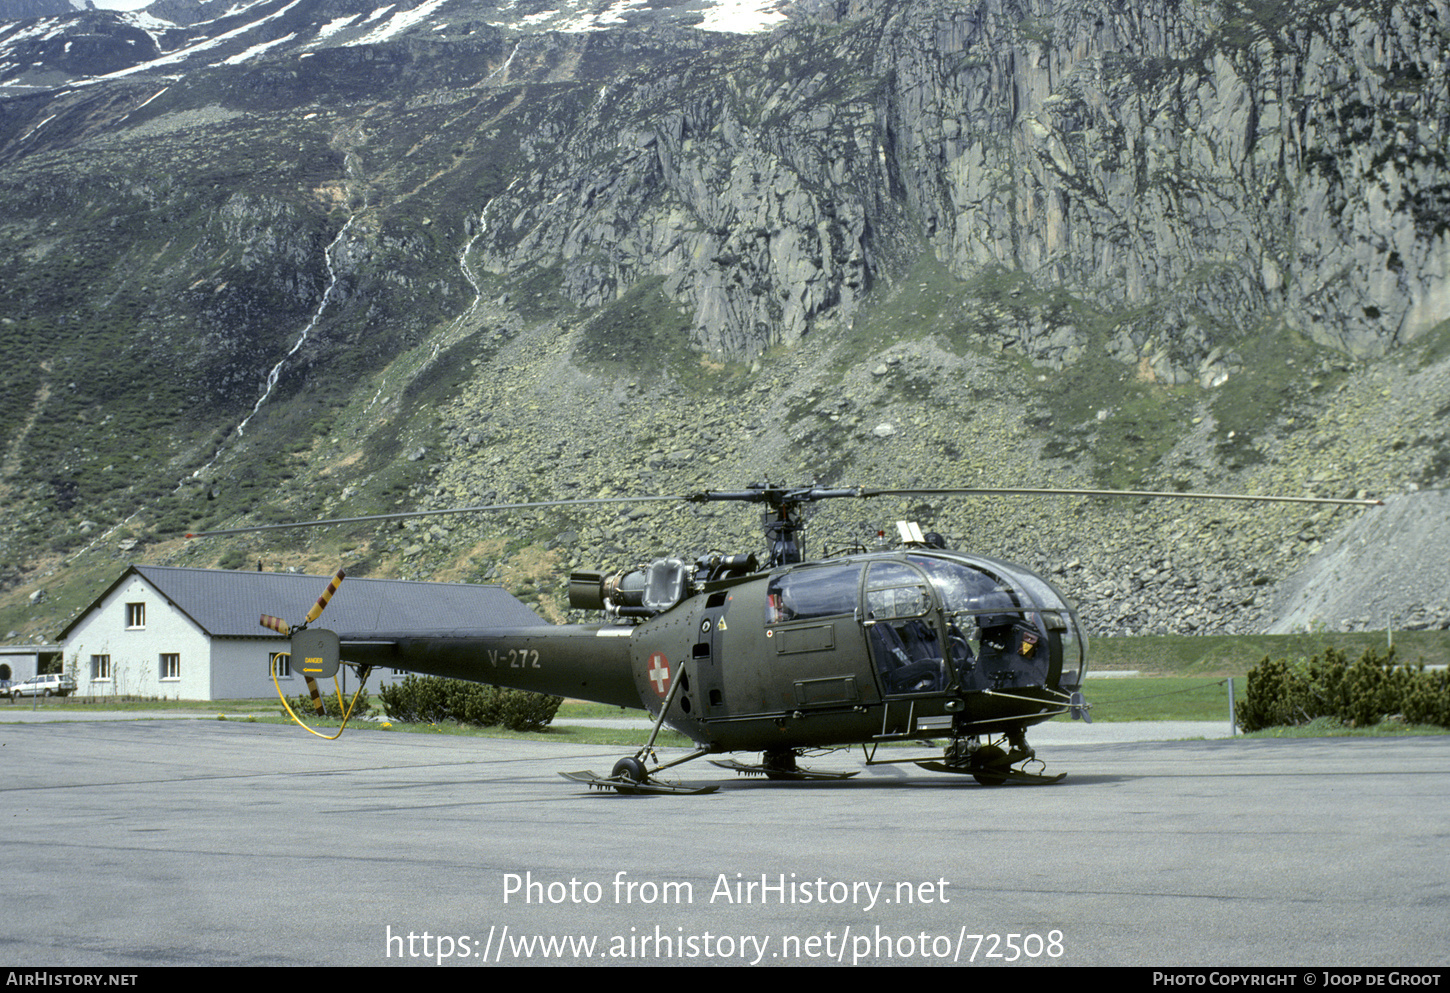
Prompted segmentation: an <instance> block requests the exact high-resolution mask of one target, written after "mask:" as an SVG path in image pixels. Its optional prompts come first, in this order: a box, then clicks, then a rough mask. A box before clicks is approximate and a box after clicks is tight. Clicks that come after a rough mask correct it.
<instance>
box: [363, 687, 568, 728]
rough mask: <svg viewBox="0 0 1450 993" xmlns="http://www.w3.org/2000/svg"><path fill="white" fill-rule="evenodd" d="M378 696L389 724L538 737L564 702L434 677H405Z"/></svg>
mask: <svg viewBox="0 0 1450 993" xmlns="http://www.w3.org/2000/svg"><path fill="white" fill-rule="evenodd" d="M378 696H379V698H380V699H381V700H382V703H383V710H384V712H385V713H387V715H388V716H389V717H391V718H393V719H394V720H399V721H405V722H410V723H420V724H437V723H438V722H439V721H457V722H458V723H460V724H473V725H475V726H478V727H493V726H495V725H502V726H504V727H506V728H508V729H509V730H510V731H542V730H543V729H544V728H546V727H548V726H549V724H550V723H551V722H552V721H553V720H554V714H555V713H556V712H557V711H558V709H559V704H561V703H563V702H564V698H563V697H557V696H546V695H544V694H542V693H530V692H528V691H527V690H512V689H505V688H504V687H501V686H485V685H483V684H482V683H471V682H468V681H467V680H463V679H440V678H438V677H436V676H408V677H407V678H405V679H404V680H403V681H402V682H401V683H394V684H393V685H392V686H384V687H383V688H382V689H381V690H379V691H378Z"/></svg>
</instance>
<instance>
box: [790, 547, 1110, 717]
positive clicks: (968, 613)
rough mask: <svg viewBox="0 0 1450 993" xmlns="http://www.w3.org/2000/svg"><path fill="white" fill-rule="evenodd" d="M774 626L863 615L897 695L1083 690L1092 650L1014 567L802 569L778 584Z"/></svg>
mask: <svg viewBox="0 0 1450 993" xmlns="http://www.w3.org/2000/svg"><path fill="white" fill-rule="evenodd" d="M767 595H768V603H769V606H768V608H767V609H768V612H769V615H770V616H768V617H767V618H766V621H767V623H770V624H778V623H783V622H788V621H794V620H803V619H809V618H812V617H828V616H837V615H841V614H851V613H857V616H858V617H859V618H860V620H861V622H862V624H863V625H864V626H865V627H866V629H867V632H868V635H869V640H870V642H871V650H872V655H873V658H874V660H875V663H876V667H877V671H878V673H879V674H880V676H881V680H882V684H883V688H884V689H885V691H886V692H887V693H888V694H894V693H927V692H939V691H943V690H946V689H949V688H951V687H953V686H955V687H957V688H958V689H960V690H962V691H971V690H983V689H1010V688H1012V687H1027V686H1046V687H1048V688H1049V689H1053V690H1059V691H1062V692H1071V691H1072V690H1075V689H1077V688H1078V686H1079V685H1080V684H1081V682H1082V676H1083V671H1082V670H1083V665H1084V661H1085V658H1084V656H1085V646H1084V644H1083V639H1082V636H1081V634H1080V633H1079V629H1078V623H1077V618H1076V616H1075V614H1074V613H1073V610H1072V608H1071V607H1070V606H1069V604H1068V603H1067V601H1066V599H1065V598H1064V597H1063V596H1062V594H1061V593H1059V592H1058V591H1057V589H1056V588H1055V587H1054V586H1053V585H1052V584H1051V583H1049V582H1047V581H1046V580H1044V579H1042V578H1041V577H1040V576H1037V575H1036V574H1034V573H1032V572H1030V571H1028V570H1027V569H1025V568H1023V567H1021V566H1018V565H1013V564H1011V563H1008V562H1000V561H997V560H995V559H988V558H983V557H978V556H970V555H963V554H960V553H955V552H927V551H922V552H913V553H909V554H905V555H895V556H891V557H889V558H879V557H865V558H856V559H843V560H839V561H835V562H824V563H816V564H810V565H804V566H800V567H798V568H795V569H791V570H789V571H787V572H783V573H780V574H779V575H777V576H775V577H773V578H772V580H771V582H770V584H769V587H768V589H767Z"/></svg>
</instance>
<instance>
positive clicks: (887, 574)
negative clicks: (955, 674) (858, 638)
mask: <svg viewBox="0 0 1450 993" xmlns="http://www.w3.org/2000/svg"><path fill="white" fill-rule="evenodd" d="M934 607H935V601H934V600H933V598H932V595H931V591H930V589H929V588H928V587H927V585H926V580H925V577H923V576H922V574H921V573H919V572H917V571H916V570H915V569H913V568H911V566H909V565H906V564H905V563H902V562H877V563H874V564H873V565H872V566H871V572H870V573H869V574H868V575H867V579H866V625H867V630H868V631H869V632H870V637H871V654H872V656H873V658H874V659H875V661H876V672H877V673H878V674H879V675H880V677H881V686H882V689H883V690H884V691H885V692H886V693H887V694H897V693H936V692H940V691H941V690H944V689H946V688H947V685H948V679H947V670H946V662H945V659H944V658H943V654H942V648H941V637H940V635H939V634H938V633H937V628H936V624H935V623H934V622H933V620H932V615H933V614H934V613H935V609H934Z"/></svg>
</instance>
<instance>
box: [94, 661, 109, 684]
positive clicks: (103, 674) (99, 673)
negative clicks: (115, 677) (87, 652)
mask: <svg viewBox="0 0 1450 993" xmlns="http://www.w3.org/2000/svg"><path fill="white" fill-rule="evenodd" d="M110 678H111V657H110V656H109V655H92V656H91V679H92V680H109V679H110Z"/></svg>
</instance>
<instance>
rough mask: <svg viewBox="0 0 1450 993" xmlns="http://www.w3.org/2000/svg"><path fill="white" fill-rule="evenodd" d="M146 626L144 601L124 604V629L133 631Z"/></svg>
mask: <svg viewBox="0 0 1450 993" xmlns="http://www.w3.org/2000/svg"><path fill="white" fill-rule="evenodd" d="M145 626H146V605H145V604H144V603H128V604H126V630H128V631H135V630H138V629H140V628H144V627H145Z"/></svg>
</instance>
